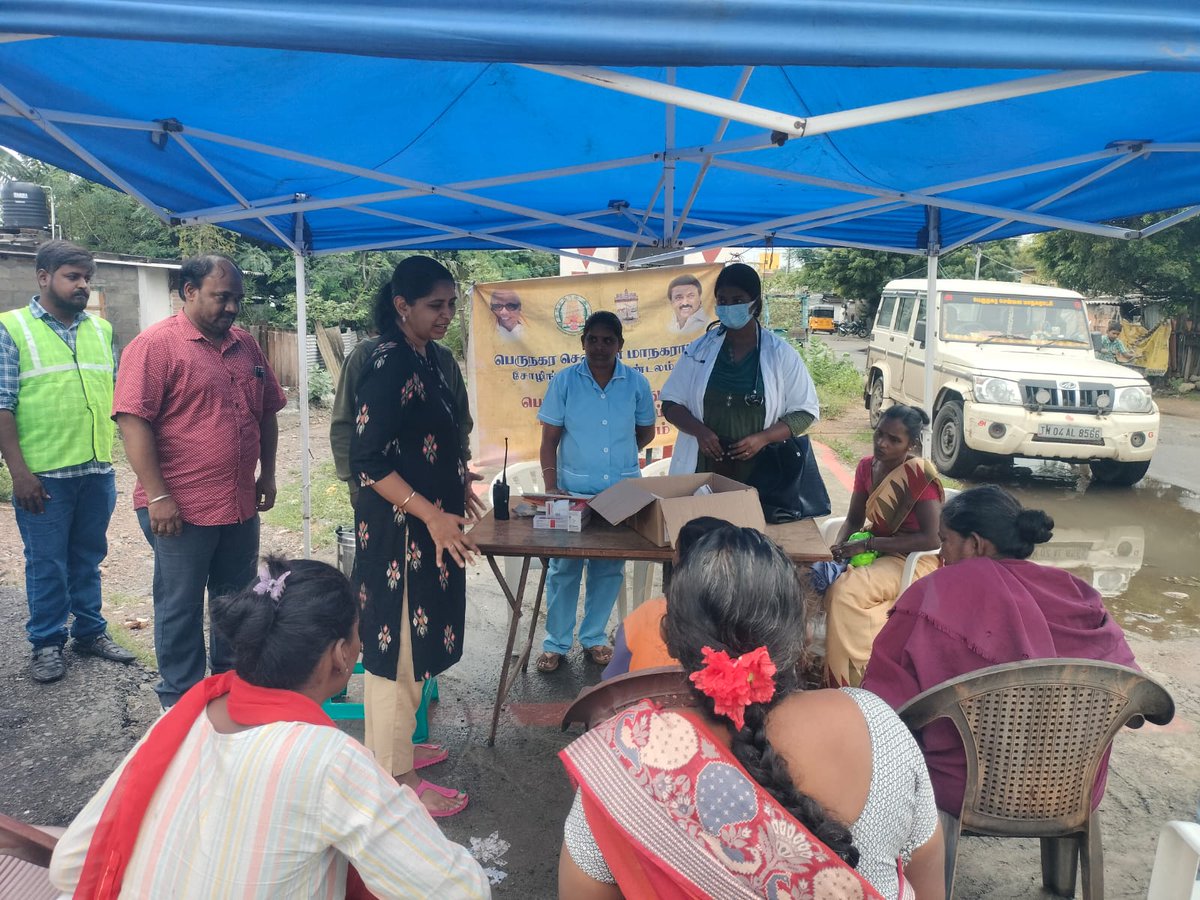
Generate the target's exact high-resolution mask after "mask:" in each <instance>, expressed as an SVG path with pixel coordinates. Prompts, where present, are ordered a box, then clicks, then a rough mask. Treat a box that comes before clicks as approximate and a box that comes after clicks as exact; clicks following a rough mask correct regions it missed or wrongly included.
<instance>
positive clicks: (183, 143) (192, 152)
mask: <svg viewBox="0 0 1200 900" xmlns="http://www.w3.org/2000/svg"><path fill="white" fill-rule="evenodd" d="M169 133H170V135H171V139H172V140H174V141H175V143H177V144H178V145H179V146H180V147H182V148H183V149H184V151H185V152H186V153H187V155H188V156H190V157H191V158H192V159H194V160H195V161H196V163H197V164H198V165H199V166H200V168H202V169H203V170H204V171H205V172H207V173H208V174H209V175H211V176H212V178H213V180H214V181H216V182H217V184H219V185H221V187H223V188H225V190H226V191H228V192H229V195H230V196H231V197H233V199H234V200H236V201H237V202H238V203H239V204H240V205H241V207H242V208H243V209H249V208H250V201H249V200H247V199H246V198H245V197H244V196H242V192H241V191H239V190H238V189H237V188H235V187H234V186H233V185H232V184H231V183H230V182H229V180H228V179H227V178H226V177H225V176H224V175H222V174H221V173H220V172H218V171H217V168H216V166H214V165H213V164H212V163H210V162H209V161H208V160H207V159H205V158H204V156H203V155H202V154H201V153H200V151H198V150H197V149H196V148H195V147H193V146H192V142H191V141H189V140H188V139H187V138H185V137H184V136H183V135H181V134H179V133H177V132H169ZM258 221H259V222H261V223H262V224H263V226H264V227H266V228H267V230H268V231H270V232H271V234H273V235H275V237H277V238H279V240H280V241H281V242H282V243H283V245H284V246H285V247H287V248H288V249H289V250H291V251H293V252H298V251H299V249H300V248H299V247H297V246H296V245H295V244H294V243H293V242H292V239H291V238H289V237H288V236H287V235H285V234H284V233H283V232H282V231H280V230H279V229H278V228H276V227H275V226H274V225H273V224H272V223H271V220H270V219H268V218H266V217H265V216H259V217H258Z"/></svg>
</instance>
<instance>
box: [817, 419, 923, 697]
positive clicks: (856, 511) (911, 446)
mask: <svg viewBox="0 0 1200 900" xmlns="http://www.w3.org/2000/svg"><path fill="white" fill-rule="evenodd" d="M928 423H929V417H928V416H927V415H926V414H925V412H924V411H923V410H920V409H916V408H914V407H911V406H900V405H897V406H893V407H890V408H889V409H887V410H886V411H885V412H884V413H883V416H882V418H881V419H880V420H879V425H878V427H876V429H875V435H874V447H875V452H874V453H873V454H872V455H871V456H866V457H863V459H861V460H859V463H858V468H857V469H856V470H855V472H854V489H853V492H852V493H851V495H850V509H849V511H848V512H847V513H846V522H845V524H844V525H842V530H841V531H840V532H839V533H838V537H837V540H836V541H835V542H834V545H833V547H832V548H831V549H832V551H833V555H834V558H835V559H842V560H849V559H850V558H851V557H853V556H855V555H856V554H859V553H864V552H868V551H874V552H876V553H878V554H879V556H878V558H876V559H875V561H874V562H872V563H870V564H869V565H862V566H851V567H850V568H848V569H847V570H846V571H845V572H843V573H842V574H841V575H839V576H838V577H837V578H836V579H835V580H834V582H833V583H832V584H831V585H830V586H829V589H828V590H827V591H826V593H825V604H826V611H827V618H826V626H825V627H826V631H825V677H826V681H827V682H828V683H829V684H830V685H832V686H846V685H849V686H851V687H857V686H858V685H859V684H860V683H861V682H862V677H863V673H864V672H865V671H866V668H867V660H868V659H870V656H871V644H872V643H873V642H874V640H875V635H877V634H878V633H879V631H880V629H882V628H883V625H884V623H885V622H886V621H887V616H888V612H889V611H890V610H891V608H892V606H894V605H895V603H896V600H897V599H898V598H899V596H900V577H901V575H902V573H903V571H904V560H905V557H906V556H907V555H908V554H909V553H912V552H914V551H916V550H936V549H938V547H940V546H941V543H940V541H939V539H938V521H939V518H940V516H941V514H942V501H943V500H945V497H946V494H945V491H944V490H943V488H942V483H941V482H940V481H939V480H938V477H937V470H936V469H934V467H933V465H932V464H931V463H930V462H929V461H928V460H926V459H922V458H921V457H920V456H917V455H915V454H916V453H917V452H918V451H919V448H920V440H921V427H922V426H923V425H927V424H928ZM864 527H865V530H867V531H869V532H870V534H871V537H869V538H867V539H866V540H857V541H853V542H851V541H849V540H848V538H849V537H850V536H851V535H853V534H856V533H857V532H860V531H862V530H864ZM937 566H938V560H937V558H936V557H932V556H930V557H925V558H923V559H921V560H920V561H919V563H918V565H917V571H916V575H915V577H916V578H920V577H921V576H922V575H927V574H928V573H929V572H932V571H933V570H934V569H936V568H937Z"/></svg>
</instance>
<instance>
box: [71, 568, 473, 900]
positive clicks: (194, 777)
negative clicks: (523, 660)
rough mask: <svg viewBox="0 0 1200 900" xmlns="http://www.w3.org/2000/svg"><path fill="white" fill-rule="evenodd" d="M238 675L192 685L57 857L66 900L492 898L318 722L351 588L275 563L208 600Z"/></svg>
mask: <svg viewBox="0 0 1200 900" xmlns="http://www.w3.org/2000/svg"><path fill="white" fill-rule="evenodd" d="M212 614H213V618H214V624H215V625H216V627H217V628H219V629H220V630H221V631H222V633H223V634H224V635H225V636H226V637H227V638H228V639H229V641H230V643H231V644H232V645H233V647H234V649H235V652H236V658H237V664H236V668H235V670H234V671H233V672H226V673H224V674H222V675H214V676H213V677H211V678H208V679H205V680H204V681H202V682H201V683H200V684H198V685H196V686H195V687H194V688H192V689H191V690H190V691H188V692H187V693H186V694H185V695H184V696H183V697H182V698H181V699H180V701H179V702H178V703H177V704H175V706H173V707H172V708H171V709H170V710H169V711H167V712H166V713H165V714H164V715H163V717H162V718H161V719H159V720H158V721H157V722H156V723H155V724H154V726H153V727H152V728H151V729H150V731H149V732H147V734H146V735H145V737H143V738H142V740H141V741H140V742H139V743H138V745H137V746H136V747H134V748H133V750H132V751H131V752H130V753H129V755H128V756H127V757H126V758H125V760H124V761H123V762H122V763H121V765H120V766H119V767H118V768H117V770H116V771H115V772H114V773H113V774H112V775H111V776H109V778H108V780H107V781H106V782H105V783H104V785H103V786H102V787H101V788H100V791H99V792H98V793H97V794H96V795H95V796H94V797H92V799H91V800H90V801H89V802H88V804H87V806H85V807H84V809H83V811H82V812H81V813H80V814H79V815H78V816H77V817H76V819H75V821H74V822H72V823H71V826H70V827H69V828H68V829H67V831H66V834H64V835H63V837H62V839H61V840H60V841H59V843H58V847H57V848H56V849H55V852H54V858H53V860H52V861H51V866H50V876H51V880H52V881H53V883H54V885H55V887H57V888H58V889H59V890H60V891H62V892H63V895H64V896H74V897H86V898H89V900H90V898H118V897H171V898H175V900H190V898H196V900H200V898H205V900H207V898H212V897H229V898H234V897H236V898H262V900H266V898H277V897H314V898H330V900H336V898H341V897H344V896H356V895H359V896H366V895H365V894H362V893H361V892H362V891H363V889H364V886H365V889H366V890H369V891H370V892H371V893H372V894H374V895H375V896H377V897H380V898H387V897H439V898H448V897H455V898H458V897H462V898H477V897H489V896H490V889H489V887H488V881H487V878H486V876H485V875H484V873H483V871H482V869H481V868H480V866H479V864H478V863H476V862H475V861H474V860H473V859H472V858H471V856H470V854H469V853H468V852H467V850H466V849H465V848H463V847H461V846H459V845H457V844H454V843H451V842H450V841H448V840H446V838H445V837H443V836H442V834H441V832H440V831H439V830H438V828H437V826H436V825H435V824H434V822H433V820H432V819H431V818H430V817H429V814H428V813H427V812H426V810H425V807H424V806H423V805H422V803H421V802H420V800H418V799H417V795H416V794H414V793H413V791H412V789H410V788H408V787H402V786H400V785H397V784H396V782H395V780H394V779H393V778H392V777H391V774H390V773H389V772H386V771H385V770H383V769H381V768H380V767H379V766H378V765H377V764H376V762H375V760H374V758H373V757H372V755H371V753H370V752H369V751H368V750H367V749H366V748H365V747H363V746H362V745H361V744H359V743H358V742H357V741H355V740H354V739H353V738H351V737H350V736H349V735H347V734H345V733H343V732H342V731H340V730H339V729H338V728H336V727H334V725H333V722H332V721H331V720H330V719H329V718H328V717H327V716H326V715H325V713H324V712H323V710H322V709H321V703H322V702H324V701H325V700H326V699H328V698H329V697H331V696H333V695H334V694H336V693H338V692H339V691H340V690H341V689H342V688H344V687H345V685H346V682H347V681H348V680H349V678H350V672H351V670H352V669H353V667H354V663H355V661H356V660H357V659H358V654H359V650H360V648H361V642H360V641H359V637H358V603H357V602H356V600H355V598H354V596H353V593H352V591H351V588H350V584H349V582H348V581H347V580H346V579H345V578H344V577H343V576H342V575H341V573H339V572H338V571H337V570H336V569H334V568H333V567H331V566H328V565H325V564H324V563H320V562H315V561H313V560H303V559H295V560H286V561H285V560H282V559H270V560H268V561H267V562H266V563H264V564H263V566H262V567H261V568H260V570H259V579H258V582H257V583H256V584H255V585H253V586H252V587H250V588H247V589H246V590H245V591H243V592H242V593H240V594H236V595H233V596H231V597H223V598H219V599H218V600H216V601H214V602H213V604H212Z"/></svg>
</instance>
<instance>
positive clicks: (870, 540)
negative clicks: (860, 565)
mask: <svg viewBox="0 0 1200 900" xmlns="http://www.w3.org/2000/svg"><path fill="white" fill-rule="evenodd" d="M867 549H868V550H874V549H875V535H871V536H870V537H869V538H867Z"/></svg>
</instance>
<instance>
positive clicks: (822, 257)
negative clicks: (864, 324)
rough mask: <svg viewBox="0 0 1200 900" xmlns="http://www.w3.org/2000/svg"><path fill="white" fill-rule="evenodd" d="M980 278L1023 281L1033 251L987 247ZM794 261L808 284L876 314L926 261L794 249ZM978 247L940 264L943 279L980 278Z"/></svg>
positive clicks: (1009, 243) (1009, 244)
mask: <svg viewBox="0 0 1200 900" xmlns="http://www.w3.org/2000/svg"><path fill="white" fill-rule="evenodd" d="M978 249H979V252H980V254H981V255H980V258H979V264H980V265H979V277H980V278H983V279H988V280H992V281H1020V279H1021V274H1022V272H1023V271H1024V270H1026V269H1029V268H1032V263H1031V262H1030V260H1029V254H1028V251H1027V250H1026V249H1025V248H1024V247H1023V246H1022V244H1021V241H1020V239H1019V238H1011V239H1009V240H1004V241H995V242H993V243H988V244H983V245H981V246H980V247H979V248H978ZM791 252H792V253H793V254H794V256H793V257H792V258H793V261H799V262H801V263H802V264H803V267H804V268H803V270H802V276H803V281H804V282H805V284H806V285H807V286H808V287H809V289H811V290H814V291H824V292H826V293H831V294H836V295H837V296H839V297H844V298H846V299H847V300H866V301H867V302H868V303H869V304H870V311H871V312H872V313H873V312H874V309H875V306H876V305H877V304H878V303H879V295H880V294H881V293H882V292H883V287H884V285H886V284H887V283H888V282H889V281H892V280H893V279H896V278H903V277H909V278H923V277H924V276H925V268H926V267H925V260H924V259H923V258H922V257H919V256H909V255H907V254H904V253H886V252H883V251H877V250H852V249H849V248H844V247H837V248H834V249H832V250H808V249H804V250H793V251H791ZM975 264H976V248H975V247H974V246H968V247H960V248H959V249H958V250H955V251H954V252H952V253H949V254H947V255H946V256H944V257H942V258H941V259H940V260H939V261H938V276H939V277H941V278H974V277H975Z"/></svg>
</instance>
